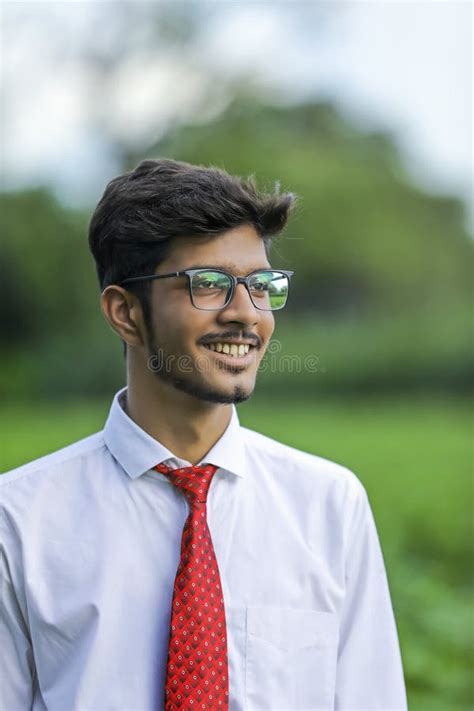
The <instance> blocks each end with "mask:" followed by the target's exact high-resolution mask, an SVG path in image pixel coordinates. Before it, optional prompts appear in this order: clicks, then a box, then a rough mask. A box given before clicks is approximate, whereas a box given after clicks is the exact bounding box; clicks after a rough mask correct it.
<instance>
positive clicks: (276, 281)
mask: <svg viewBox="0 0 474 711" xmlns="http://www.w3.org/2000/svg"><path fill="white" fill-rule="evenodd" d="M231 289H232V280H231V278H230V277H229V276H228V275H227V274H225V273H224V272H218V271H214V270H212V269H209V270H203V271H202V272H197V273H196V274H193V276H192V278H191V293H192V298H193V303H194V305H195V306H196V307H197V308H199V309H204V310H208V311H213V310H216V309H221V308H223V306H225V305H226V304H227V301H228V299H229V296H230V291H231ZM288 289H289V280H288V277H287V276H286V274H282V273H281V272H278V271H272V270H268V271H266V270H265V271H261V272H255V274H252V276H251V277H250V278H249V291H250V297H251V299H252V302H253V304H254V306H255V307H256V308H257V309H261V310H263V311H275V310H277V309H281V308H283V306H285V304H286V300H287V297H288Z"/></svg>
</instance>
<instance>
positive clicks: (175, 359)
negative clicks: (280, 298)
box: [147, 225, 275, 403]
mask: <svg viewBox="0 0 474 711" xmlns="http://www.w3.org/2000/svg"><path fill="white" fill-rule="evenodd" d="M270 266H271V265H270V264H269V262H268V259H267V256H266V253H265V247H264V243H263V240H262V238H261V237H260V236H259V235H258V233H257V232H256V231H255V229H254V228H253V227H252V226H249V225H243V226H240V227H237V228H234V229H232V230H229V231H228V232H225V233H223V234H222V235H220V236H218V237H215V238H213V239H210V240H207V241H202V240H201V239H199V238H198V239H195V238H182V239H180V240H177V243H176V245H175V247H174V248H173V250H172V253H171V254H170V255H169V257H168V258H167V259H166V260H165V261H164V262H162V263H161V264H160V266H159V268H158V269H157V270H156V274H166V273H168V272H174V271H182V270H184V269H196V268H200V267H216V268H219V269H224V270H225V271H227V272H229V273H230V274H234V275H235V276H247V274H249V273H250V272H252V271H254V270H255V269H266V268H269V267H270ZM150 299H151V321H152V323H151V331H150V332H149V333H148V361H147V367H149V368H150V370H151V371H152V372H154V374H155V375H156V376H157V377H158V378H160V379H161V380H162V381H165V382H167V383H169V384H171V385H173V386H174V387H175V388H177V389H178V390H181V391H183V392H186V393H189V394H191V395H194V396H195V397H196V398H198V399H201V400H207V401H211V402H220V403H230V402H240V401H242V400H247V399H248V398H249V397H250V396H251V395H252V393H253V390H254V388H255V379H256V376H257V369H258V366H259V363H260V361H261V359H262V357H263V355H264V353H265V350H266V348H267V345H268V342H269V340H270V338H271V336H272V333H273V329H274V326H275V322H274V318H273V314H272V313H271V312H270V311H261V310H258V309H257V308H255V306H254V305H253V303H252V301H251V299H250V295H249V293H248V291H247V289H246V287H245V285H244V284H239V285H238V286H237V287H236V289H235V291H234V295H233V298H232V301H231V302H230V304H228V305H227V306H226V307H224V308H222V309H220V310H218V311H204V310H201V309H197V308H195V307H194V306H193V304H192V303H191V299H190V296H189V288H188V277H187V276H179V277H172V278H169V279H158V280H155V281H154V282H152V291H151V296H150ZM233 340H234V341H235V340H239V341H240V342H241V343H242V342H243V343H245V344H250V348H249V350H248V353H247V354H246V355H244V356H239V357H232V355H230V354H228V355H226V354H225V353H223V352H222V353H219V352H217V351H216V350H210V349H209V347H207V345H205V344H209V343H210V342H212V343H216V342H220V343H223V344H225V343H231V342H232V341H233ZM225 350H227V349H225ZM245 350H246V348H245Z"/></svg>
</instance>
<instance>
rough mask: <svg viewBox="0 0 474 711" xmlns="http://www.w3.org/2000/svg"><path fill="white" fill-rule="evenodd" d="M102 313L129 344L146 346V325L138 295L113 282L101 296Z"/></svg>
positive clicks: (113, 328)
mask: <svg viewBox="0 0 474 711" xmlns="http://www.w3.org/2000/svg"><path fill="white" fill-rule="evenodd" d="M100 306H101V309H102V313H103V314H104V317H105V319H106V321H107V322H108V324H109V326H110V327H111V328H112V330H113V331H115V333H117V334H118V335H119V336H120V338H121V339H122V340H123V341H125V342H126V343H127V344H128V345H129V346H139V347H140V346H144V345H145V343H146V339H145V335H146V332H145V325H144V322H143V312H142V307H141V305H140V302H139V300H138V299H137V297H136V296H135V295H134V294H132V293H131V292H129V291H126V289H123V288H122V287H121V286H116V285H115V284H111V285H110V286H107V287H106V288H105V289H104V291H103V292H102V294H101V296H100Z"/></svg>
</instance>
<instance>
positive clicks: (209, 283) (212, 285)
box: [197, 279, 225, 289]
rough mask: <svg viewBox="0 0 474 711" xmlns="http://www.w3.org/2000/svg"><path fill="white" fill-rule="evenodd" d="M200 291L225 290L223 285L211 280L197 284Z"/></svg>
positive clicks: (204, 280) (202, 280) (203, 280)
mask: <svg viewBox="0 0 474 711" xmlns="http://www.w3.org/2000/svg"><path fill="white" fill-rule="evenodd" d="M197 288H198V289H224V288H225V287H224V285H223V284H219V282H217V281H212V280H211V279H201V281H199V282H198V283H197Z"/></svg>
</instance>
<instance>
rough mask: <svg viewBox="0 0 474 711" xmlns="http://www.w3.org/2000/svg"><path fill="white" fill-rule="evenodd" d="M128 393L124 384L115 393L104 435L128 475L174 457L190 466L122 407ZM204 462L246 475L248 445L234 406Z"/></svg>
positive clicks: (177, 461)
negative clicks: (246, 447)
mask: <svg viewBox="0 0 474 711" xmlns="http://www.w3.org/2000/svg"><path fill="white" fill-rule="evenodd" d="M126 392H127V388H126V387H125V388H122V389H121V390H119V391H118V392H117V393H116V394H115V397H114V399H113V402H112V405H111V407H110V411H109V415H108V417H107V421H106V423H105V426H104V431H103V435H104V441H105V444H106V446H107V448H108V449H109V451H110V453H111V454H112V456H113V457H114V458H115V459H116V460H117V461H118V463H119V464H120V465H121V466H122V467H123V469H124V470H125V471H126V472H127V474H128V476H129V477H130V478H131V479H135V478H137V477H139V476H141V475H142V474H145V472H147V471H149V470H150V469H152V468H153V467H154V466H155V465H156V464H160V463H161V462H163V461H166V460H167V459H173V460H175V462H176V466H178V467H179V466H190V462H186V461H185V460H183V459H179V458H178V457H177V456H176V455H175V454H173V452H171V451H170V450H169V449H168V448H167V447H165V446H164V445H163V444H161V442H159V441H158V440H156V439H154V438H153V437H151V435H149V434H148V433H147V432H145V430H142V428H141V427H139V426H138V425H137V424H136V423H135V422H134V421H133V420H132V419H131V418H130V417H129V416H128V415H127V413H126V412H125V410H124V409H123V398H124V397H125V396H126ZM203 462H207V463H209V464H214V465H215V466H217V467H219V468H221V469H225V470H226V471H228V472H230V473H231V474H236V475H237V476H241V477H243V476H245V472H246V458H245V446H244V441H243V436H242V429H241V427H240V423H239V418H238V415H237V410H236V407H235V405H232V417H231V420H230V422H229V424H228V426H227V428H226V430H225V432H224V434H223V435H222V436H221V438H220V439H218V440H217V442H216V443H215V445H214V446H213V447H212V448H211V449H210V450H209V452H208V453H207V454H206V455H205V456H204V457H203V458H202V459H201V461H200V462H199V464H202V463H203Z"/></svg>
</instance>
